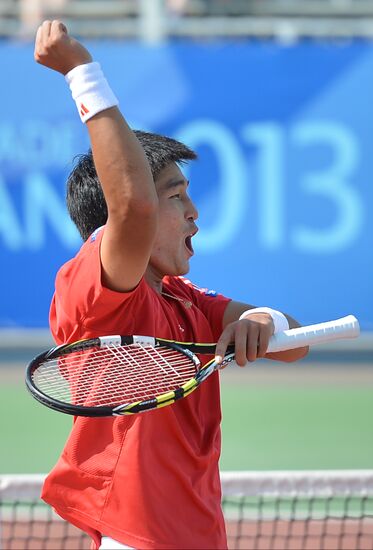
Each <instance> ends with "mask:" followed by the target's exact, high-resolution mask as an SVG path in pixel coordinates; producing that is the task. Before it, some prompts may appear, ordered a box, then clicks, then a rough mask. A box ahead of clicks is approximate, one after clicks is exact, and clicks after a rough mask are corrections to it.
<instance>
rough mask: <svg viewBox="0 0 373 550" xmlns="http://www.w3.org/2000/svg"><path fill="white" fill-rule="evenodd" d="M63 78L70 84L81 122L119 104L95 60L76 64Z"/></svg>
mask: <svg viewBox="0 0 373 550" xmlns="http://www.w3.org/2000/svg"><path fill="white" fill-rule="evenodd" d="M65 80H66V82H67V83H68V84H69V86H70V90H71V93H72V96H73V99H74V101H75V103H76V106H77V108H78V112H79V115H80V118H81V121H82V122H87V120H89V119H90V118H92V117H93V116H95V115H97V113H100V112H101V111H104V110H105V109H109V108H110V107H115V106H117V105H119V101H118V100H117V98H116V97H115V95H114V93H113V92H112V90H111V88H110V86H109V84H108V82H107V80H106V78H105V77H104V73H103V72H102V70H101V67H100V64H99V63H97V62H96V61H94V62H92V63H85V64H84V65H78V67H75V68H74V69H72V70H71V71H69V72H68V73H67V74H66V75H65Z"/></svg>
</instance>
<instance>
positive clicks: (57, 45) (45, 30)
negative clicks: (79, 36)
mask: <svg viewBox="0 0 373 550" xmlns="http://www.w3.org/2000/svg"><path fill="white" fill-rule="evenodd" d="M34 58H35V61H37V62H38V63H40V64H41V65H44V66H45V67H49V68H50V69H53V70H55V71H58V72H59V73H62V74H63V75H65V74H67V73H68V72H69V71H71V70H72V69H74V68H75V67H77V66H78V65H84V64H85V63H90V62H91V61H92V57H91V54H90V53H89V51H88V50H86V48H85V47H84V46H82V44H80V42H78V41H77V40H75V38H71V36H69V34H68V32H67V29H66V27H65V25H64V24H63V23H61V21H44V22H43V23H42V24H41V25H40V27H39V28H38V31H37V33H36V39H35V52H34Z"/></svg>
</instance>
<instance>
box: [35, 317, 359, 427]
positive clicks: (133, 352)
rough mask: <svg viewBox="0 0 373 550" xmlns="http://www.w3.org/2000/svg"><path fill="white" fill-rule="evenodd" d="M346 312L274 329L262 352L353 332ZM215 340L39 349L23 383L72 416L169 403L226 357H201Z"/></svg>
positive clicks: (107, 341) (127, 340)
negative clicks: (326, 319) (316, 321)
mask: <svg viewBox="0 0 373 550" xmlns="http://www.w3.org/2000/svg"><path fill="white" fill-rule="evenodd" d="M359 332H360V330H359V323H358V321H357V319H356V318H355V317H354V316H353V315H349V316H347V317H343V318H342V319H338V320H336V321H330V322H327V323H320V324H316V325H311V326H307V327H299V328H295V329H289V330H286V331H284V332H279V333H277V334H275V335H273V336H272V337H271V339H270V341H269V345H268V348H267V352H268V353H270V352H272V353H273V352H278V351H284V350H289V349H295V348H299V347H303V346H312V345H315V344H321V343H324V342H330V341H333V340H338V339H344V338H356V337H357V336H358V335H359ZM215 347H216V344H198V343H185V342H174V341H170V340H163V339H161V338H153V337H149V336H104V337H101V338H92V339H89V340H81V341H79V342H75V343H73V344H64V345H62V346H57V347H54V348H52V349H50V350H48V351H46V352H44V353H41V354H40V355H38V356H37V357H35V359H33V361H31V363H30V364H29V365H28V367H27V371H26V385H27V388H28V389H29V391H30V392H31V394H32V395H33V397H35V399H37V400H38V401H40V402H41V403H42V404H43V405H46V406H47V407H50V408H51V409H54V410H57V411H60V412H63V413H67V414H72V415H75V416H92V417H98V416H121V415H130V414H136V413H140V412H145V411H150V410H152V409H158V408H161V407H165V406H166V405H171V404H172V403H174V402H175V401H177V400H178V399H181V398H183V397H186V396H187V395H189V394H190V393H192V392H193V391H194V390H195V389H196V388H197V387H198V386H199V385H200V384H201V383H202V382H203V381H204V380H206V378H208V377H209V376H210V374H212V373H213V372H214V371H215V370H217V369H219V368H220V367H222V366H224V365H226V364H227V363H229V362H231V361H233V360H234V346H233V345H231V346H229V347H228V349H227V352H226V355H225V357H224V359H223V362H217V361H215V359H211V360H210V361H208V362H206V363H205V364H202V363H201V361H200V359H199V358H198V357H197V355H196V354H202V355H214V354H215Z"/></svg>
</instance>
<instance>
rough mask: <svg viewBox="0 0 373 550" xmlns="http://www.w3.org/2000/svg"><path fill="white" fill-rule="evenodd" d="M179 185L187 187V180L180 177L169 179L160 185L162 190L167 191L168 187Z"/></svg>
mask: <svg viewBox="0 0 373 550" xmlns="http://www.w3.org/2000/svg"><path fill="white" fill-rule="evenodd" d="M180 185H182V186H185V187H188V185H189V181H188V180H186V179H181V178H180V179H173V180H169V181H167V182H166V183H165V184H164V185H162V190H163V191H169V190H170V189H173V188H174V187H179V186H180Z"/></svg>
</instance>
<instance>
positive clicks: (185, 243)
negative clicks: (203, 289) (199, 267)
mask: <svg viewBox="0 0 373 550" xmlns="http://www.w3.org/2000/svg"><path fill="white" fill-rule="evenodd" d="M155 186H156V189H157V194H158V198H159V220H158V229H157V234H156V237H155V241H154V245H153V250H152V253H151V256H150V262H149V267H150V268H151V269H152V270H153V271H154V272H156V273H157V275H158V276H160V277H163V276H165V275H185V273H188V271H189V260H190V258H191V257H192V256H193V248H192V244H191V240H192V236H193V235H195V234H196V233H197V231H198V229H197V226H196V225H195V223H194V222H195V220H196V219H197V217H198V212H197V210H196V208H195V206H194V204H193V203H192V201H191V200H190V198H189V196H188V193H187V187H188V181H187V180H186V179H185V177H184V175H183V174H182V172H181V170H180V168H179V167H178V166H177V165H176V164H170V165H168V166H167V167H166V168H164V169H163V170H162V171H161V172H160V174H159V176H158V177H157V179H156V182H155Z"/></svg>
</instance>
